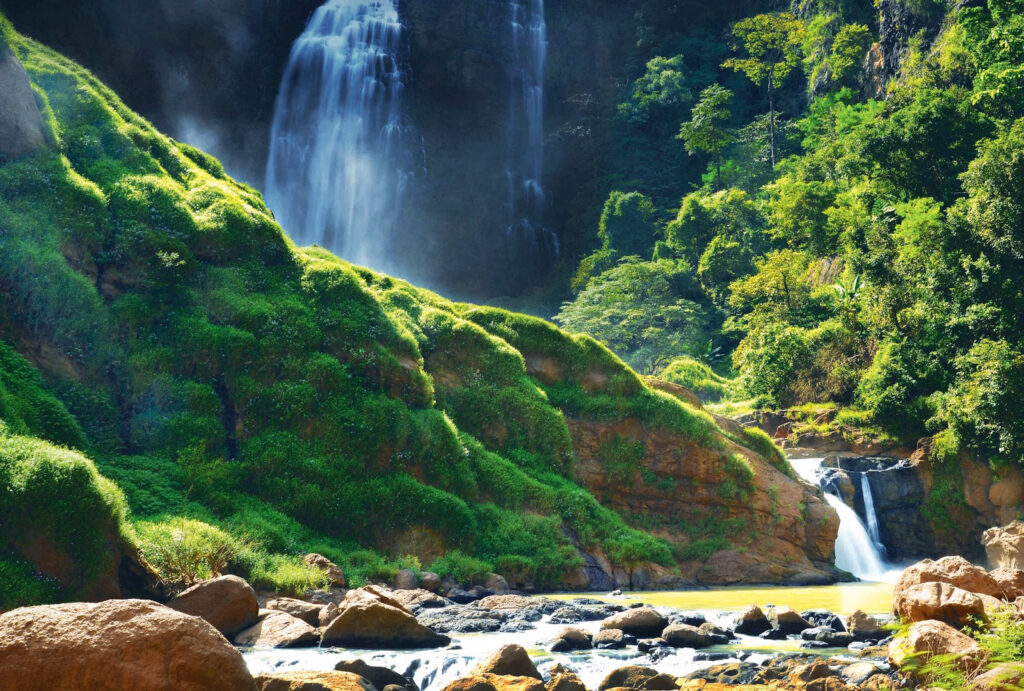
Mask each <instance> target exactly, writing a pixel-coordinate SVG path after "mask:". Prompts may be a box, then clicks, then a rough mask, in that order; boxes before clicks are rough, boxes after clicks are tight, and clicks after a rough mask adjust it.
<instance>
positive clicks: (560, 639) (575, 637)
mask: <svg viewBox="0 0 1024 691" xmlns="http://www.w3.org/2000/svg"><path fill="white" fill-rule="evenodd" d="M592 647H593V645H592V644H591V639H590V634H589V633H587V632H586V631H583V630H581V629H573V628H568V627H567V628H564V629H562V630H561V631H559V632H558V634H556V635H555V638H554V640H553V641H552V643H551V652H553V653H564V652H569V651H572V650H590V649H591V648H592Z"/></svg>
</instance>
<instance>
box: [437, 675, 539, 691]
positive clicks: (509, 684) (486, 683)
mask: <svg viewBox="0 0 1024 691" xmlns="http://www.w3.org/2000/svg"><path fill="white" fill-rule="evenodd" d="M444 691H546V689H545V688H544V683H543V682H542V681H540V680H539V679H534V678H533V677H510V676H501V675H498V674H475V675H473V676H471V677H464V678H462V679H456V680H455V681H453V682H452V683H450V684H448V686H446V687H445V688H444Z"/></svg>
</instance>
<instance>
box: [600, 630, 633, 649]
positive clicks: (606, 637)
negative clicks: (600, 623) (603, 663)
mask: <svg viewBox="0 0 1024 691" xmlns="http://www.w3.org/2000/svg"><path fill="white" fill-rule="evenodd" d="M593 644H594V647H595V648H597V649H598V650H619V649H620V648H624V647H626V636H625V634H623V633H622V631H620V630H619V629H602V630H601V631H598V632H597V633H596V634H595V635H594V639H593Z"/></svg>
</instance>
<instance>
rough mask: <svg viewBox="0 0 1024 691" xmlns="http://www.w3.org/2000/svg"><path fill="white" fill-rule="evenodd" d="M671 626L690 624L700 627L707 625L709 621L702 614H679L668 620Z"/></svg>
mask: <svg viewBox="0 0 1024 691" xmlns="http://www.w3.org/2000/svg"><path fill="white" fill-rule="evenodd" d="M668 621H669V623H670V624H689V625H690V626H700V625H701V624H704V623H707V619H706V618H705V617H704V615H703V614H701V613H700V612H677V613H676V614H673V615H672V616H670V617H669V618H668Z"/></svg>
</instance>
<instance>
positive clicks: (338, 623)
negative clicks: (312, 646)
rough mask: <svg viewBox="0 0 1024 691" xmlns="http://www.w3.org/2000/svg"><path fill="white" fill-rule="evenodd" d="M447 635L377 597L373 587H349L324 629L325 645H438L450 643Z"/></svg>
mask: <svg viewBox="0 0 1024 691" xmlns="http://www.w3.org/2000/svg"><path fill="white" fill-rule="evenodd" d="M450 642H451V640H450V639H449V638H448V637H447V636H443V635H441V634H439V633H436V632H434V631H432V630H431V629H429V628H428V627H426V626H424V625H423V624H421V623H420V622H418V621H417V620H416V617H414V616H413V615H412V614H410V613H409V611H408V610H406V609H403V608H400V605H398V603H395V604H392V602H391V601H389V600H388V599H387V598H384V597H376V596H375V592H374V591H370V589H368V588H367V589H363V592H360V591H350V592H349V593H348V594H347V595H346V596H345V600H344V601H343V602H342V603H341V604H340V605H339V607H338V615H337V616H336V617H335V618H334V620H333V621H331V623H330V624H328V625H327V627H326V628H325V629H324V631H323V638H322V644H323V645H338V646H345V647H354V648H388V649H391V648H437V647H441V646H445V645H448V643H450Z"/></svg>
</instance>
